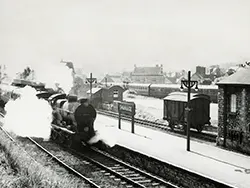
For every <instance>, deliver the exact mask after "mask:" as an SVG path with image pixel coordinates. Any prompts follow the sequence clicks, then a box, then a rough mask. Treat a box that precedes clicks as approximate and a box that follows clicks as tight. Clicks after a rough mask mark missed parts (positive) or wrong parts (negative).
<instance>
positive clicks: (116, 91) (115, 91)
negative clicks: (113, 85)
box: [113, 90, 119, 98]
mask: <svg viewBox="0 0 250 188" xmlns="http://www.w3.org/2000/svg"><path fill="white" fill-rule="evenodd" d="M118 95H119V92H118V90H114V92H113V98H118Z"/></svg>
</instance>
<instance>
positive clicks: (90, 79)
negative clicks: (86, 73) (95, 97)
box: [86, 73, 97, 101]
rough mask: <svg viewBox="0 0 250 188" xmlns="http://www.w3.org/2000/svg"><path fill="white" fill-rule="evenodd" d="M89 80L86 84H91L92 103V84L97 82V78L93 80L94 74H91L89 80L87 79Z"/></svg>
mask: <svg viewBox="0 0 250 188" xmlns="http://www.w3.org/2000/svg"><path fill="white" fill-rule="evenodd" d="M86 79H87V82H86V83H89V86H90V101H91V100H92V84H93V83H94V82H95V83H96V82H97V80H96V78H93V77H92V73H90V77H89V78H86Z"/></svg>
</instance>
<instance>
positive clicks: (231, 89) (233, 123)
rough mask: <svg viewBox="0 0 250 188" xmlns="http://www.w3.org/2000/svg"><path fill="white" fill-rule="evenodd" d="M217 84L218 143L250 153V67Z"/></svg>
mask: <svg viewBox="0 0 250 188" xmlns="http://www.w3.org/2000/svg"><path fill="white" fill-rule="evenodd" d="M217 84H218V86H219V90H218V91H219V92H218V107H219V113H218V114H219V119H218V122H219V124H218V137H217V145H220V146H224V147H228V148H232V149H235V150H238V151H241V152H245V153H248V154H250V68H244V69H241V70H239V71H238V72H236V73H234V74H233V75H231V76H228V77H226V78H225V79H222V80H221V81H220V82H218V83H217Z"/></svg>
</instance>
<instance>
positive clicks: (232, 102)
mask: <svg viewBox="0 0 250 188" xmlns="http://www.w3.org/2000/svg"><path fill="white" fill-rule="evenodd" d="M230 112H236V95H235V94H232V95H231V98H230Z"/></svg>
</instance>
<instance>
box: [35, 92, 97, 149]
mask: <svg viewBox="0 0 250 188" xmlns="http://www.w3.org/2000/svg"><path fill="white" fill-rule="evenodd" d="M37 97H38V98H40V99H41V98H43V99H45V100H47V101H48V102H49V104H50V105H51V106H52V108H53V121H52V131H51V139H52V140H55V141H56V142H59V143H60V144H63V145H65V146H67V147H71V146H72V144H73V145H77V144H81V143H82V144H84V145H90V144H89V143H88V141H89V140H90V139H91V138H93V137H94V136H95V135H96V132H95V130H94V127H93V121H94V120H93V119H91V117H88V116H83V115H84V113H83V109H82V108H81V105H80V104H81V103H80V100H78V98H77V97H76V96H70V95H66V94H65V93H56V94H54V93H50V92H40V93H38V94H37ZM83 118H84V119H85V120H88V121H87V124H86V123H85V124H84V126H85V127H84V131H79V128H80V126H82V125H83V121H82V120H83ZM85 122H86V121H85ZM99 144H100V143H99Z"/></svg>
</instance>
